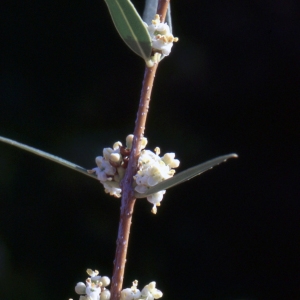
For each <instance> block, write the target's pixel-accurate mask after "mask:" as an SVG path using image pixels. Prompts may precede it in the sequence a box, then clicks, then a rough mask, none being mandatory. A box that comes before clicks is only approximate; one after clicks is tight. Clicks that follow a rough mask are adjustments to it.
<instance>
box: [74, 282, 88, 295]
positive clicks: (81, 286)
mask: <svg viewBox="0 0 300 300" xmlns="http://www.w3.org/2000/svg"><path fill="white" fill-rule="evenodd" d="M85 290H86V286H85V284H84V283H83V282H78V283H77V284H76V286H75V292H76V293H77V294H79V295H81V294H85V293H86V292H85Z"/></svg>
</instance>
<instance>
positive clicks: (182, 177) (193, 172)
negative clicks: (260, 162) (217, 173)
mask: <svg viewBox="0 0 300 300" xmlns="http://www.w3.org/2000/svg"><path fill="white" fill-rule="evenodd" d="M235 157H238V156H237V155H236V154H235V153H233V154H227V155H223V156H219V157H217V158H214V159H211V160H208V161H206V162H204V163H202V164H200V165H197V166H195V167H192V168H189V169H187V170H185V171H183V172H181V173H179V174H177V175H175V176H173V177H172V178H169V179H167V180H164V181H162V182H160V183H158V184H157V185H155V186H153V187H151V188H150V189H149V190H148V191H147V192H146V193H144V194H140V193H135V197H136V198H144V197H146V196H149V195H151V194H154V193H157V192H159V191H162V190H166V189H169V188H170V187H173V186H175V185H177V184H180V183H182V182H185V181H187V180H189V179H191V178H193V177H195V176H197V175H200V174H202V173H203V172H205V171H207V170H209V169H212V168H213V167H214V166H217V165H219V164H220V163H222V162H225V161H226V160H227V159H229V158H235Z"/></svg>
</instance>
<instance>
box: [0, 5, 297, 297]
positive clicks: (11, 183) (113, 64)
mask: <svg viewBox="0 0 300 300" xmlns="http://www.w3.org/2000/svg"><path fill="white" fill-rule="evenodd" d="M136 6H137V8H138V10H139V11H142V9H143V4H142V1H140V2H138V3H136ZM172 12H173V13H172V17H173V33H174V35H175V36H178V37H179V38H180V42H179V43H177V44H175V46H174V47H173V50H172V53H171V55H170V56H169V57H168V58H166V59H164V60H163V61H162V63H161V64H160V66H159V69H158V73H157V75H156V81H155V86H154V91H153V95H152V101H151V104H150V111H149V116H148V122H147V127H146V132H145V136H146V137H147V138H148V140H149V144H148V148H149V149H152V150H153V149H154V148H155V147H156V146H159V147H160V148H161V150H162V153H165V152H176V156H177V158H179V159H180V161H181V166H180V169H179V171H180V170H184V169H186V168H188V167H191V166H193V165H195V164H198V163H201V162H203V161H205V160H207V159H210V158H213V157H215V156H218V155H223V154H227V153H231V152H236V153H238V154H239V159H237V160H230V161H228V162H227V163H226V164H222V165H220V166H219V167H216V168H215V169H213V170H212V171H209V172H207V173H205V174H204V175H202V176H200V177H197V178H195V179H193V180H191V181H189V182H187V183H184V184H182V185H180V186H177V187H174V188H173V189H171V190H168V191H167V193H166V195H165V197H164V200H163V202H162V206H161V207H160V208H159V209H158V213H157V215H156V216H154V215H152V214H151V213H150V209H151V205H150V204H149V203H148V202H147V201H145V200H139V201H138V202H137V204H136V207H135V214H134V218H133V225H132V230H131V240H130V246H129V253H128V261H127V266H126V274H125V281H124V285H125V287H130V286H131V282H132V281H133V280H134V279H138V280H139V283H140V284H139V287H140V288H142V287H143V286H144V285H145V284H147V283H148V282H150V281H153V280H156V281H157V287H158V288H159V289H161V290H162V291H163V292H164V297H163V299H166V300H167V299H168V300H171V299H176V300H177V299H178V300H179V299H180V300H185V299H300V285H299V284H300V268H299V256H300V247H299V231H300V226H299V222H300V221H299V213H300V204H299V192H298V191H297V190H298V189H297V188H298V185H299V172H298V169H299V157H298V156H299V151H296V149H297V146H296V145H297V140H298V138H299V111H298V108H299V105H298V102H299V96H300V85H299V82H300V81H299V80H300V76H299V74H300V72H299V67H300V63H299V59H300V42H299V34H300V30H299V29H300V27H299V15H300V14H299V13H300V12H299V2H298V1H296V0H294V1H293V0H285V1H280V0H277V1H176V2H175V1H174V2H173V3H172ZM1 22H2V25H1V27H2V43H1V50H0V51H1V69H0V73H1V77H0V89H1V90H0V92H1V93H0V97H1V101H0V135H3V136H5V137H9V138H12V139H15V140H17V141H20V142H23V143H25V144H28V145H31V146H34V147H37V148H39V149H42V150H44V151H47V152H50V153H52V154H55V155H58V156H60V157H63V158H65V159H67V160H70V161H72V162H75V163H77V164H79V165H81V166H84V167H87V168H92V167H94V166H95V163H94V158H95V157H96V156H97V155H101V153H102V149H103V147H111V146H112V144H113V143H114V142H115V141H117V140H121V141H124V139H125V137H126V135H127V134H129V133H132V132H133V128H134V122H135V118H136V111H137V107H138V100H139V94H140V88H141V83H142V79H143V72H144V63H143V61H142V60H141V59H140V58H139V57H137V56H135V55H134V54H133V53H131V51H130V50H129V49H128V48H127V47H126V46H125V44H124V43H123V41H122V40H121V39H120V38H119V36H118V34H117V32H116V31H115V29H114V27H113V25H112V22H111V20H110V16H109V14H108V10H107V7H106V5H105V3H104V1H93V0H90V1H66V0H61V1H56V0H53V1H41V0H37V1H7V3H6V2H5V1H3V2H2V4H1ZM297 150H298V149H297ZM0 186H1V190H0V199H1V219H0V296H1V299H5V300H6V299H13V300H15V299H18V300H23V299H24V300H27V299H39V300H40V299H43V300H48V299H49V300H50V299H68V298H74V299H77V298H78V297H79V296H78V295H76V294H75V292H74V286H75V284H76V282H78V281H84V280H85V279H86V277H87V274H86V273H85V270H86V268H93V269H99V270H100V272H101V275H107V276H111V272H112V268H113V258H114V251H115V241H116V237H117V228H118V219H119V204H120V200H119V199H115V198H111V197H110V196H107V195H106V194H105V193H104V191H103V188H102V186H101V185H100V184H99V183H98V182H97V181H93V180H92V179H90V178H88V177H85V176H83V175H81V174H79V173H78V174H77V173H76V172H73V171H71V170H68V169H65V168H64V167H62V166H59V165H56V164H54V163H52V162H49V161H46V160H44V159H42V158H39V157H36V156H34V155H31V154H28V153H25V152H24V151H21V150H18V149H14V148H13V147H11V146H8V145H5V144H1V145H0Z"/></svg>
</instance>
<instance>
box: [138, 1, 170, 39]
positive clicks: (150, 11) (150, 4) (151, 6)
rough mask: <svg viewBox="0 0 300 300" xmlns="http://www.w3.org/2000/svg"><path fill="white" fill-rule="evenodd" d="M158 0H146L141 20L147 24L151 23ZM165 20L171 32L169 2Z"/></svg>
mask: <svg viewBox="0 0 300 300" xmlns="http://www.w3.org/2000/svg"><path fill="white" fill-rule="evenodd" d="M157 5H158V0H146V3H145V8H144V12H143V20H144V22H146V23H147V24H148V25H150V24H152V20H153V19H154V16H155V15H156V12H157ZM166 22H167V24H168V25H169V27H170V32H171V33H172V19H171V4H170V3H169V8H168V11H167V15H166Z"/></svg>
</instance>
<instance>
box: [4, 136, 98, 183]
mask: <svg viewBox="0 0 300 300" xmlns="http://www.w3.org/2000/svg"><path fill="white" fill-rule="evenodd" d="M0 142H4V143H7V144H9V145H12V146H15V147H17V148H20V149H23V150H25V151H28V152H31V153H33V154H35V155H38V156H41V157H44V158H46V159H49V160H52V161H54V162H56V163H58V164H60V165H63V166H65V167H67V168H70V169H72V170H74V171H77V172H80V173H82V174H85V175H87V176H89V177H91V178H94V179H97V176H96V175H95V174H91V173H89V172H88V170H87V169H85V168H82V167H80V166H78V165H76V164H73V163H71V162H69V161H67V160H65V159H62V158H60V157H58V156H55V155H52V154H49V153H47V152H44V151H42V150H39V149H36V148H33V147H30V146H27V145H25V144H21V143H19V142H16V141H14V140H11V139H7V138H5V137H3V136H0Z"/></svg>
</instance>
